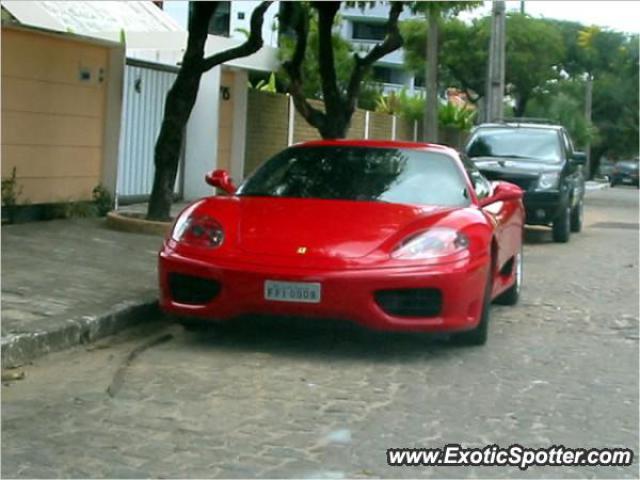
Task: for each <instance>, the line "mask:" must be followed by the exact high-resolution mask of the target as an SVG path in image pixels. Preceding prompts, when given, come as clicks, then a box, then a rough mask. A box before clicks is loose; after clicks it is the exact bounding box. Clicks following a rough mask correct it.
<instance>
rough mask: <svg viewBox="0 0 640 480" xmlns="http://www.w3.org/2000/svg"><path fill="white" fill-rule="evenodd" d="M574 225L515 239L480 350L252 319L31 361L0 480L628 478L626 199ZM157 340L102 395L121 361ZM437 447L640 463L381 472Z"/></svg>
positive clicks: (630, 396) (631, 364)
mask: <svg viewBox="0 0 640 480" xmlns="http://www.w3.org/2000/svg"><path fill="white" fill-rule="evenodd" d="M585 215H586V218H585V222H586V225H585V228H584V230H583V232H582V233H581V234H574V235H572V238H571V241H570V242H569V243H568V244H557V243H553V242H552V241H551V233H550V231H549V230H548V229H538V228H530V229H527V239H526V244H525V280H524V289H523V294H522V297H521V301H520V303H519V304H518V305H517V306H516V307H501V306H498V305H495V306H494V307H493V310H492V323H491V326H490V337H489V342H488V343H487V345H486V346H484V347H480V348H463V347H456V346H453V345H451V344H449V343H448V342H447V341H444V340H442V339H437V338H436V339H434V338H430V337H425V336H422V335H388V334H377V333H372V332H367V331H363V330H361V329H357V328H355V327H349V326H345V325H334V324H324V323H323V324H318V323H317V322H314V323H311V324H308V323H307V324H305V323H303V322H301V323H298V322H296V323H291V322H287V321H274V322H273V323H272V324H269V323H266V322H264V321H262V322H257V321H256V322H250V323H247V324H244V325H241V326H239V327H237V328H233V329H231V330H229V331H224V332H218V331H205V332H185V331H184V330H183V329H182V328H181V327H179V326H177V325H166V326H164V325H163V324H162V326H161V327H157V326H156V327H150V326H148V325H147V326H145V327H142V329H139V330H136V331H134V332H133V331H132V332H127V333H126V334H122V335H119V336H117V337H112V338H109V339H107V340H106V341H101V342H99V343H97V344H94V345H91V346H89V347H86V348H78V349H75V350H70V351H67V352H62V353H58V354H52V355H49V356H48V357H44V358H41V359H40V360H38V361H37V362H35V363H34V364H33V365H28V366H26V367H25V368H24V370H25V373H26V378H25V379H23V380H19V381H15V382H12V383H5V384H4V385H3V386H2V465H1V466H2V474H3V477H5V478H10V477H24V478H33V477H136V478H137V477H200V478H201V477H243V478H244V477H254V476H258V477H303V478H318V477H320V478H342V477H355V478H369V477H395V478H397V477H410V478H415V477H438V478H449V477H451V478H459V477H487V478H496V477H523V478H540V477H547V478H560V477H570V478H578V477H582V478H584V477H588V478H593V477H601V478H638V475H639V471H638V460H637V455H638V453H640V452H639V450H638V449H639V438H638V425H639V418H638V409H639V402H638V361H639V360H638V317H639V312H638V299H639V288H638V282H639V280H638V248H639V245H638V239H639V232H638V191H637V190H636V189H635V188H624V187H623V188H614V189H607V190H603V191H595V192H589V193H588V195H587V200H586V209H585ZM131 281H135V280H134V279H132V280H131ZM150 328H155V329H153V330H150ZM158 328H161V330H159V329H158ZM165 333H167V334H170V335H172V337H171V338H170V339H168V341H165V342H162V343H159V344H157V345H154V346H151V347H149V348H148V349H147V350H145V351H143V352H142V353H140V355H139V356H138V357H137V358H135V359H134V360H133V361H132V362H131V365H129V366H128V367H127V368H126V369H125V370H124V371H123V372H122V374H123V376H122V378H121V380H122V384H121V385H120V386H119V388H118V390H117V391H115V393H114V395H113V396H110V395H108V394H107V388H108V387H109V385H110V384H112V382H113V378H114V374H116V372H117V370H118V368H119V367H120V366H121V365H122V363H123V361H124V360H125V358H126V357H127V355H128V354H129V352H131V351H132V350H134V349H135V348H136V347H137V346H139V345H142V344H144V343H145V342H148V341H149V340H150V339H153V338H154V337H158V336H160V335H162V334H165ZM447 443H461V444H463V445H464V446H478V447H481V446H485V445H488V444H493V443H495V444H497V445H499V446H501V447H507V446H509V445H511V444H512V443H519V444H521V445H524V446H527V447H547V446H551V445H554V444H556V445H564V446H567V447H597V448H602V447H627V448H631V449H632V450H633V451H634V452H635V455H636V456H635V457H634V464H633V465H632V466H631V467H625V468H623V467H562V468H561V467H532V468H529V469H528V470H526V471H524V472H522V471H520V470H518V469H517V468H510V467H476V468H461V467H459V468H454V467H439V468H425V467H389V466H387V464H386V449H387V448H389V447H442V446H444V445H445V444H447Z"/></svg>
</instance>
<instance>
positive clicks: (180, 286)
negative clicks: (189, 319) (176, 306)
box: [169, 273, 220, 305]
mask: <svg viewBox="0 0 640 480" xmlns="http://www.w3.org/2000/svg"><path fill="white" fill-rule="evenodd" d="M169 290H170V292H171V298H173V300H174V301H176V302H178V303H186V304H189V305H202V304H205V303H208V302H210V301H211V300H213V299H214V298H215V297H216V295H218V293H220V283H219V282H217V281H215V280H209V279H207V278H200V277H194V276H191V275H183V274H180V273H170V274H169Z"/></svg>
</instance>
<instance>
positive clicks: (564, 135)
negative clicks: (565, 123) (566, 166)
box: [561, 130, 573, 160]
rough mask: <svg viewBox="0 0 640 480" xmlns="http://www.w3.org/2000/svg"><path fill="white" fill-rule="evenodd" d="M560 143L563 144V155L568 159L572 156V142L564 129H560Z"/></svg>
mask: <svg viewBox="0 0 640 480" xmlns="http://www.w3.org/2000/svg"><path fill="white" fill-rule="evenodd" d="M561 135H562V143H563V144H564V152H565V156H566V158H567V160H568V159H570V158H571V157H572V156H573V144H572V143H571V139H570V138H569V135H567V132H566V131H565V130H562V133H561Z"/></svg>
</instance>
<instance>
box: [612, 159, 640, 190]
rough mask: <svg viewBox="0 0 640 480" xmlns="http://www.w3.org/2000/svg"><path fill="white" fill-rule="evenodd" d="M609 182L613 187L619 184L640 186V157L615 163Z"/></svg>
mask: <svg viewBox="0 0 640 480" xmlns="http://www.w3.org/2000/svg"><path fill="white" fill-rule="evenodd" d="M609 183H610V184H611V186H612V187H615V186H616V185H618V184H623V185H635V186H636V187H639V188H640V180H639V179H638V158H635V159H633V160H621V161H619V162H616V163H615V164H614V165H613V170H612V171H611V176H610V177H609Z"/></svg>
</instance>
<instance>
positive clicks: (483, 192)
mask: <svg viewBox="0 0 640 480" xmlns="http://www.w3.org/2000/svg"><path fill="white" fill-rule="evenodd" d="M460 158H461V160H462V164H463V165H464V169H465V170H466V171H467V175H469V179H470V180H471V184H472V185H473V189H474V190H475V192H476V196H477V197H478V199H482V198H485V197H488V196H490V195H491V182H489V180H487V178H486V177H485V176H484V175H482V173H480V170H478V167H476V165H475V163H473V162H472V161H471V160H469V158H468V157H467V156H466V155H461V156H460Z"/></svg>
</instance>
